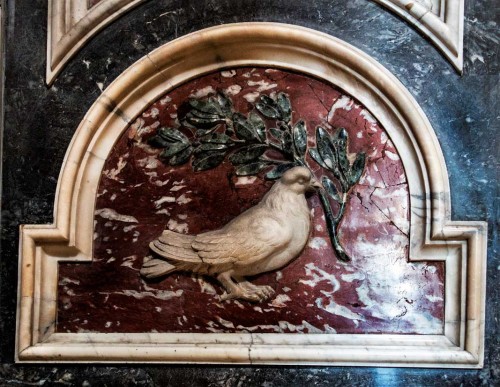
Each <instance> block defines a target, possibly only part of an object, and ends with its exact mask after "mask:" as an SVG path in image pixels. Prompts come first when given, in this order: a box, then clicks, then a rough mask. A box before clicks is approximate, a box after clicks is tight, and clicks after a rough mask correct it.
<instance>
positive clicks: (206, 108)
mask: <svg viewBox="0 0 500 387" xmlns="http://www.w3.org/2000/svg"><path fill="white" fill-rule="evenodd" d="M189 105H191V107H192V108H194V109H196V110H200V111H202V112H203V113H208V114H217V115H220V114H221V113H222V109H221V107H220V105H219V104H218V103H217V102H216V101H215V100H214V99H213V98H210V99H208V100H202V99H191V100H189Z"/></svg>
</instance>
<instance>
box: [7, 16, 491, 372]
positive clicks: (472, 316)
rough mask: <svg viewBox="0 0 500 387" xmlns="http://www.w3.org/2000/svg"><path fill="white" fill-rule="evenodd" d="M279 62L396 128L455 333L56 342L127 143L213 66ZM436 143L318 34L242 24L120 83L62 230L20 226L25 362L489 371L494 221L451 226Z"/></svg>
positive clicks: (392, 88) (65, 200) (144, 64)
mask: <svg viewBox="0 0 500 387" xmlns="http://www.w3.org/2000/svg"><path fill="white" fill-rule="evenodd" d="M259 65H262V66H271V67H278V68H283V69H288V70H296V71H299V72H303V73H306V74H309V75H311V76H315V77H318V78H320V79H324V80H326V81H328V82H331V83H332V84H334V85H336V86H337V87H339V88H341V89H343V90H344V91H345V92H346V93H348V94H350V95H353V96H354V97H355V98H357V99H358V100H359V101H360V103H361V104H363V105H364V106H366V107H367V109H368V110H370V112H371V113H372V114H373V115H374V116H375V117H376V118H377V120H378V121H379V122H380V123H381V124H382V125H383V127H384V128H385V129H386V130H387V132H388V134H389V136H390V137H391V140H392V141H393V143H394V145H395V147H396V148H397V150H398V152H399V154H400V155H401V158H402V162H403V164H404V167H405V170H406V172H407V178H408V185H409V190H410V205H411V227H410V259H411V260H415V261H416V260H424V261H425V260H436V261H444V262H446V279H445V284H446V285H445V286H446V289H445V297H446V299H445V305H446V306H445V329H444V332H443V335H437V336H429V335H328V334H296V335H295V334H251V333H248V334H198V335H193V334H168V333H164V334H146V333H145V334H126V335H122V334H103V333H74V334H59V333H58V334H56V333H54V326H55V321H56V309H57V277H58V274H57V270H58V263H59V262H89V261H91V259H92V258H91V256H92V240H93V219H94V205H95V198H96V191H97V187H98V182H99V177H100V175H101V171H102V168H103V165H104V162H105V160H106V158H107V156H108V154H109V152H110V151H111V149H112V147H113V145H114V143H115V142H116V141H117V139H118V138H119V136H120V135H121V134H122V133H123V132H124V131H125V130H126V128H127V126H128V125H129V123H131V122H132V121H133V120H134V119H135V118H136V117H137V116H138V115H139V114H141V113H142V111H143V110H144V109H145V108H146V107H147V106H148V105H150V104H151V103H152V102H153V101H155V100H156V99H157V98H158V97H159V96H161V95H163V94H165V93H166V92H168V91H169V90H171V89H172V88H174V87H176V86H177V85H179V84H182V83H184V82H186V81H188V80H190V79H193V78H195V77H198V76H200V75H202V74H206V73H209V72H212V71H217V70H220V69H223V68H231V67H235V66H259ZM450 213H451V211H450V192H449V186H448V174H447V171H446V165H445V162H444V158H443V155H442V152H441V149H440V147H439V143H438V141H437V138H436V135H435V133H434V131H433V129H432V127H431V125H430V123H429V121H428V120H427V118H426V117H425V115H424V113H423V112H422V110H421V109H420V107H419V106H418V105H417V103H416V101H415V100H414V99H413V97H412V96H411V95H410V94H409V92H408V91H407V90H406V89H405V88H404V86H403V85H402V84H401V83H400V82H399V81H398V80H397V79H396V78H395V77H394V76H393V75H392V74H390V73H389V72H388V71H387V70H386V69H385V68H384V67H382V66H381V65H380V64H378V63H377V62H376V61H375V60H373V59H372V58H370V57H369V56H368V55H366V54H364V53H363V52H361V51H359V50H357V49H356V48H354V47H352V46H350V45H348V44H347V43H345V42H343V41H341V40H338V39H335V38H332V37H330V36H328V35H326V34H322V33H319V32H316V31H313V30H310V29H306V28H301V27H297V26H291V25H286V24H274V23H241V24H231V25H224V26H219V27H214V28H210V29H206V30H202V31H198V32H195V33H192V34H190V35H187V36H184V37H182V38H179V39H177V40H175V41H173V42H170V43H168V44H166V45H164V46H162V47H160V48H158V49H156V50H155V51H153V52H151V53H149V54H148V55H147V56H145V57H144V58H143V59H141V60H139V61H138V62H136V63H135V64H134V65H132V66H131V67H130V68H129V69H127V70H126V71H125V72H124V73H123V74H122V75H120V76H119V77H118V78H117V79H116V80H115V81H114V82H113V83H112V84H111V85H110V86H109V87H108V88H107V89H106V90H105V91H104V92H103V93H102V94H101V96H100V97H99V98H98V99H97V101H96V102H95V103H94V105H93V106H92V107H91V108H90V110H89V111H88V113H87V115H86V116H85V118H84V119H83V121H82V123H81V124H80V126H79V127H78V129H77V131H76V133H75V135H74V137H73V140H72V142H71V144H70V146H69V148H68V151H67V153H66V158H65V161H64V164H63V167H62V170H61V174H60V177H59V182H58V187H57V193H56V199H55V204H54V219H55V223H54V224H52V225H24V226H22V227H21V237H20V261H19V293H18V314H17V317H18V327H17V341H16V359H17V361H20V362H116V361H120V362H210V363H219V362H220V363H232V362H236V363H252V364H253V363H266V364H267V363H293V364H338V365H347V364H350V365H384V366H412V367H413V366H425V367H462V368H478V367H482V364H483V341H484V305H485V299H484V298H485V275H486V241H487V235H486V227H487V226H486V223H484V222H457V221H451V219H450Z"/></svg>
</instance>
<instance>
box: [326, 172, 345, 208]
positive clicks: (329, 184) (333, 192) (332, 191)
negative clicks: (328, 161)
mask: <svg viewBox="0 0 500 387" xmlns="http://www.w3.org/2000/svg"><path fill="white" fill-rule="evenodd" d="M321 182H322V183H323V187H324V188H325V191H326V192H327V193H328V195H329V196H330V197H331V198H332V199H333V200H335V201H336V202H337V203H342V201H341V199H340V196H339V193H338V191H337V187H335V185H334V184H333V181H331V180H330V179H329V178H328V177H326V176H323V178H322V179H321Z"/></svg>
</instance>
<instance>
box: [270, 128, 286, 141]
mask: <svg viewBox="0 0 500 387" xmlns="http://www.w3.org/2000/svg"><path fill="white" fill-rule="evenodd" d="M269 133H271V135H272V136H273V137H274V138H276V139H277V140H280V141H281V139H282V138H283V132H282V131H281V130H279V129H276V128H271V129H269Z"/></svg>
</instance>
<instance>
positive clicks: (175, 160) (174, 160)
mask: <svg viewBox="0 0 500 387" xmlns="http://www.w3.org/2000/svg"><path fill="white" fill-rule="evenodd" d="M192 153H193V147H192V146H189V147H187V148H186V149H184V150H183V151H181V152H179V153H177V154H176V155H175V156H172V157H171V158H170V160H169V161H168V163H169V164H170V165H171V166H173V167H174V166H177V165H182V164H185V163H187V161H188V160H189V158H190V157H191V154H192Z"/></svg>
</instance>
